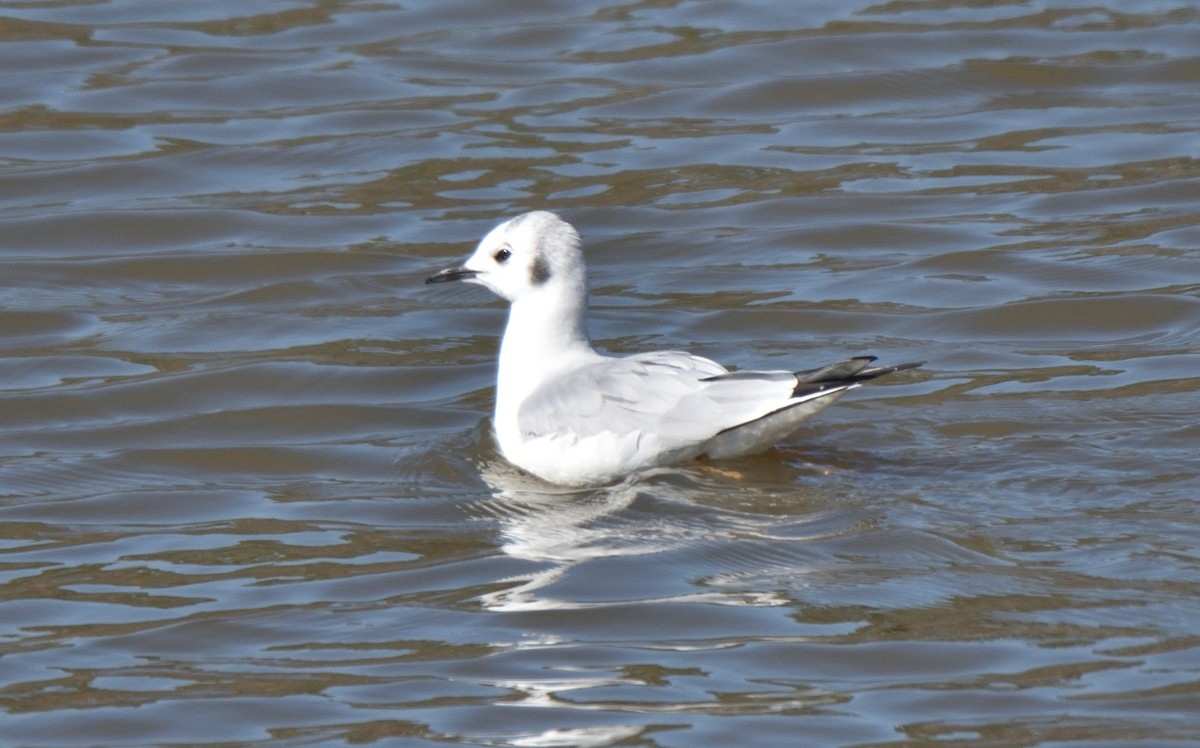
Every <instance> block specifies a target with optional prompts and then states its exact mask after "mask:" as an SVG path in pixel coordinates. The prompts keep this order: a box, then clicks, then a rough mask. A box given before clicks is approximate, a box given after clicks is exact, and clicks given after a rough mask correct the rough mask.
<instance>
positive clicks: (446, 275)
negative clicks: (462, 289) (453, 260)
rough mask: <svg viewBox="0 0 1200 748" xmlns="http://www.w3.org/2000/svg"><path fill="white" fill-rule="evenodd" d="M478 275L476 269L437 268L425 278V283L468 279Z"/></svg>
mask: <svg viewBox="0 0 1200 748" xmlns="http://www.w3.org/2000/svg"><path fill="white" fill-rule="evenodd" d="M477 275H479V271H478V270H467V269H466V268H463V267H458V268H446V269H445V270H439V271H437V272H436V273H434V274H433V275H431V276H429V277H428V278H426V279H425V282H426V283H449V282H450V281H460V280H470V279H471V278H474V277H475V276H477Z"/></svg>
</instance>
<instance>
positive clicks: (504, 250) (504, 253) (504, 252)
mask: <svg viewBox="0 0 1200 748" xmlns="http://www.w3.org/2000/svg"><path fill="white" fill-rule="evenodd" d="M509 257H512V250H510V249H509V248H508V247H501V248H500V249H498V250H496V254H494V255H492V259H493V260H495V261H496V262H498V263H500V264H501V265H503V264H504V263H506V262H508V258H509Z"/></svg>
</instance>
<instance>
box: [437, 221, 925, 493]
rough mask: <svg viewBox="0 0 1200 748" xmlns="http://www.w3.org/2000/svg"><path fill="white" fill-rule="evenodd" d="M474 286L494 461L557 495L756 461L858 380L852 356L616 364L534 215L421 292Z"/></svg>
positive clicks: (551, 225) (506, 228)
mask: <svg viewBox="0 0 1200 748" xmlns="http://www.w3.org/2000/svg"><path fill="white" fill-rule="evenodd" d="M449 281H466V282H468V283H477V284H479V285H482V286H485V287H487V288H488V289H490V290H491V291H492V292H494V293H496V294H497V295H498V296H500V297H502V298H504V299H506V300H507V301H508V302H509V303H510V304H511V307H510V309H509V315H508V325H507V327H506V328H505V330H504V338H503V340H502V341H501V343H500V365H499V373H498V375H497V382H496V413H495V419H494V423H493V426H494V428H495V433H496V441H497V443H498V445H499V447H500V451H501V452H502V453H503V454H504V457H505V458H506V459H508V460H509V461H510V462H512V463H513V464H515V465H516V466H518V467H520V468H522V469H524V470H527V471H529V472H530V473H533V474H534V475H536V476H538V477H540V478H542V479H543V480H547V481H549V482H551V483H557V484H560V485H566V486H587V485H598V484H603V483H608V482H612V481H615V480H619V479H621V478H623V477H625V476H627V475H629V474H631V473H634V472H636V471H639V470H643V469H646V468H652V467H657V466H663V465H672V464H679V463H682V462H686V461H689V460H693V459H696V458H699V457H707V458H711V459H721V458H727V457H737V456H741V455H748V454H753V453H755V452H761V451H763V450H765V449H767V448H768V447H770V446H771V445H773V444H775V443H776V442H778V441H779V440H781V439H783V438H784V437H787V436H789V435H790V434H792V432H794V431H796V429H797V428H798V427H799V425H800V422H801V421H803V420H804V419H806V418H808V417H809V416H811V415H813V414H814V413H817V412H818V411H820V410H823V409H825V408H826V407H828V406H829V405H832V404H833V403H834V402H836V401H837V400H838V399H840V398H841V396H842V395H844V394H845V393H846V392H847V391H848V390H851V389H853V388H855V387H858V386H859V385H860V384H861V383H862V382H865V381H866V380H868V379H874V378H875V377H879V376H882V375H884V374H890V373H892V372H895V371H901V370H903V369H912V368H914V367H917V366H920V365H921V363H923V362H914V363H906V364H898V365H896V366H880V367H872V366H871V362H872V361H874V360H875V358H874V357H873V356H860V357H857V358H851V359H848V360H846V361H839V362H838V363H835V364H830V365H828V366H822V367H820V368H818V369H810V370H807V371H800V372H795V373H793V372H789V371H737V372H730V371H729V370H728V369H726V368H725V367H723V366H721V365H720V364H718V363H716V362H714V361H710V360H708V359H706V358H701V357H700V356H693V355H692V354H690V353H684V352H682V351H654V352H652V353H639V354H636V355H633V356H626V357H623V358H618V357H612V356H605V355H601V354H600V353H597V352H596V350H595V349H594V348H592V344H591V342H590V341H589V339H588V335H587V327H586V314H587V294H588V284H587V268H586V266H585V265H584V261H583V248H582V245H581V243H580V240H579V234H578V233H577V232H576V231H575V229H574V227H572V226H571V225H570V224H569V223H567V222H566V221H564V220H562V219H561V218H559V217H558V216H556V215H555V214H553V213H549V212H546V211H534V212H532V213H525V214H523V215H519V216H517V217H516V218H513V219H511V220H509V221H506V222H504V223H502V224H500V225H499V226H497V227H496V228H494V229H492V230H491V231H490V232H489V233H488V234H487V236H485V237H484V238H483V240H482V241H481V242H480V243H479V246H478V247H477V248H476V250H475V252H474V254H472V255H471V257H470V258H468V259H467V261H466V263H465V264H463V265H462V266H459V267H452V268H446V269H445V270H442V271H440V272H438V273H436V274H434V275H433V276H431V277H429V278H427V279H426V281H425V282H426V283H445V282H449Z"/></svg>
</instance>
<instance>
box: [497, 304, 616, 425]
mask: <svg viewBox="0 0 1200 748" xmlns="http://www.w3.org/2000/svg"><path fill="white" fill-rule="evenodd" d="M564 291H572V292H567V293H564ZM586 313H587V292H586V291H579V290H576V289H564V288H561V287H556V286H552V287H547V288H545V289H539V290H537V291H534V292H533V293H531V294H529V295H527V296H524V297H522V298H521V299H518V300H517V301H515V302H513V304H512V306H511V308H510V309H509V312H508V326H507V327H506V328H505V330H504V339H503V340H502V341H501V343H500V371H499V375H498V376H497V379H496V426H497V429H503V428H509V427H511V428H515V421H516V414H517V409H518V408H519V407H520V405H521V403H522V402H523V401H524V400H525V398H526V397H528V396H529V395H530V394H532V393H533V391H534V390H536V389H537V388H538V387H540V386H541V385H542V384H543V383H545V382H546V381H547V380H548V379H550V378H551V377H552V376H554V375H555V374H557V373H559V372H561V371H563V370H564V369H568V368H571V367H573V366H576V365H578V364H579V363H582V362H584V361H587V360H588V359H591V358H594V357H595V356H596V355H597V354H596V352H595V351H594V350H593V349H592V344H591V342H590V341H589V340H588V336H587V324H586V320H585V315H586Z"/></svg>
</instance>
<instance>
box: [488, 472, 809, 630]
mask: <svg viewBox="0 0 1200 748" xmlns="http://www.w3.org/2000/svg"><path fill="white" fill-rule="evenodd" d="M479 467H480V476H481V477H482V478H483V480H484V481H485V482H486V483H487V485H488V487H489V488H490V490H491V496H490V497H488V498H486V499H484V500H482V501H479V502H476V503H475V504H474V505H473V506H472V508H471V509H470V510H469V511H470V512H471V514H473V515H474V516H475V517H477V518H479V519H485V520H489V521H494V522H496V523H497V526H498V531H499V534H500V538H501V542H500V550H502V551H503V552H504V553H505V554H506V555H508V556H510V557H513V558H519V559H523V560H526V561H531V562H535V563H536V564H538V565H539V567H540V568H538V569H536V570H534V571H532V572H529V573H527V574H522V575H521V576H520V577H518V578H513V579H510V580H509V581H510V582H512V585H511V586H508V587H506V588H505V589H502V590H499V591H493V592H489V593H487V594H485V595H483V596H482V597H481V601H482V603H483V605H484V606H485V607H487V608H489V609H492V610H504V611H515V610H536V609H572V608H575V609H578V608H588V607H595V606H600V605H609V604H612V603H613V602H614V600H613V599H612V598H611V597H610V595H612V594H614V592H615V591H614V590H613V589H611V587H612V586H613V585H614V584H616V585H617V586H626V585H628V586H627V588H626V590H625V592H626V593H627V594H628V593H632V594H633V596H634V597H637V598H640V599H642V600H643V601H647V599H646V598H645V597H644V595H645V594H647V593H651V592H652V591H653V593H656V594H654V600H655V601H658V602H666V601H673V602H679V601H682V600H688V601H697V602H700V601H703V602H708V603H717V604H729V605H779V604H782V603H784V602H785V601H784V600H782V599H779V598H778V597H777V595H776V594H775V593H773V592H761V591H759V592H753V593H750V592H747V591H746V590H745V589H744V588H743V589H740V590H732V589H718V588H714V587H712V586H710V585H698V584H696V583H695V582H696V579H697V578H701V577H704V576H706V573H705V570H704V569H702V568H700V567H701V566H705V565H707V564H708V562H716V561H717V559H715V558H714V557H715V556H722V555H724V554H725V552H726V550H727V549H729V548H731V547H737V548H744V549H746V550H747V552H749V553H750V555H751V556H752V555H754V554H753V550H752V549H753V548H754V547H759V548H764V547H765V546H766V545H768V544H774V543H775V542H777V541H780V540H784V541H786V542H788V544H789V545H790V544H791V543H793V542H795V541H802V540H805V539H811V538H813V537H816V536H819V535H823V534H825V533H824V532H822V531H821V530H818V531H817V533H816V534H813V532H812V531H813V530H814V529H817V528H814V527H812V526H811V525H810V522H811V521H812V520H813V518H814V517H816V516H818V515H820V514H821V512H816V513H814V512H813V507H812V504H811V503H810V502H809V501H805V500H803V498H802V497H800V496H798V495H797V492H796V489H797V488H798V487H796V486H794V485H793V486H792V489H793V490H792V492H790V495H789V496H786V497H784V496H781V495H779V494H778V492H766V493H767V494H770V495H764V492H763V491H762V490H761V488H762V487H761V486H753V485H751V486H747V485H745V483H744V482H743V481H741V480H739V479H738V476H736V475H734V474H732V473H730V472H729V471H714V470H712V469H710V468H706V467H696V466H691V467H688V468H678V469H677V468H661V469H657V470H654V471H648V472H646V473H642V474H640V475H638V476H634V477H631V478H628V479H626V480H624V481H621V482H620V483H617V484H614V485H610V486H603V487H598V488H588V489H569V488H563V487H559V486H554V485H551V484H548V483H545V482H543V481H541V480H539V479H537V478H534V477H532V476H530V475H528V474H526V473H523V472H521V471H520V470H518V469H516V468H514V467H512V466H511V465H509V464H508V463H507V462H505V461H504V460H502V459H495V460H492V461H488V462H485V463H483V464H481V465H480V466H479ZM715 496H720V497H723V498H724V499H725V500H727V501H729V502H732V503H730V504H727V505H725V506H722V507H717V506H714V505H713V504H714V497H715ZM783 501H787V502H788V503H790V504H791V507H790V510H789V511H782V512H781V511H779V507H780V505H781V503H782V502H783ZM755 502H758V503H757V504H756V503H755ZM768 506H769V507H770V508H771V509H772V510H773V511H766V512H763V511H761V510H762V509H764V508H767V507H768ZM733 507H738V508H737V509H734V508H733ZM746 509H750V511H745V510H746ZM755 509H758V510H760V511H755ZM670 552H677V553H675V554H672V555H671V557H670V560H667V559H662V560H660V561H656V562H654V564H655V567H657V566H659V565H668V566H669V565H672V564H674V565H675V566H676V567H678V565H679V564H681V563H682V564H683V565H684V566H685V567H691V568H690V569H680V568H675V572H680V571H684V572H685V573H686V572H687V571H691V572H694V573H695V574H696V577H692V581H690V582H687V581H685V580H683V579H675V580H674V583H672V584H668V585H666V586H667V587H668V588H671V589H663V588H662V587H658V586H656V585H654V584H648V583H649V581H650V576H651V575H652V567H651V566H650V565H649V564H641V565H639V562H638V561H636V560H635V559H634V557H637V556H648V555H653V554H667V553H670ZM739 555H741V552H740V551H739ZM742 560H745V559H744V558H743V559H742ZM587 562H597V563H606V564H610V565H611V568H610V566H606V567H604V568H605V571H604V572H603V573H601V572H600V571H599V567H597V569H596V570H589V571H588V572H586V574H587V575H592V574H596V575H597V576H596V583H595V584H591V585H585V586H586V587H587V589H581V588H580V587H579V585H578V584H574V583H566V582H565V581H564V580H566V578H567V575H568V573H569V572H571V571H572V570H573V569H577V568H578V567H580V566H581V565H583V564H585V563H587ZM710 571H711V570H710ZM797 571H799V570H797ZM614 573H619V574H621V575H628V576H630V577H633V578H634V579H631V580H630V581H629V582H628V583H621V582H619V581H615V580H613V579H612V576H613V574H614ZM636 577H640V580H638V579H636ZM580 579H583V577H581V578H580ZM576 581H578V580H576ZM647 585H648V586H647ZM598 586H604V587H606V588H608V590H607V593H605V592H604V591H600V590H596V589H594V588H595V587H598ZM552 587H554V588H557V589H555V590H554V591H552V590H551V588H552ZM556 593H558V594H556ZM616 594H618V595H619V594H620V593H616ZM597 595H599V596H600V597H599V598H597V597H595V596H597ZM568 598H570V599H568Z"/></svg>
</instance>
